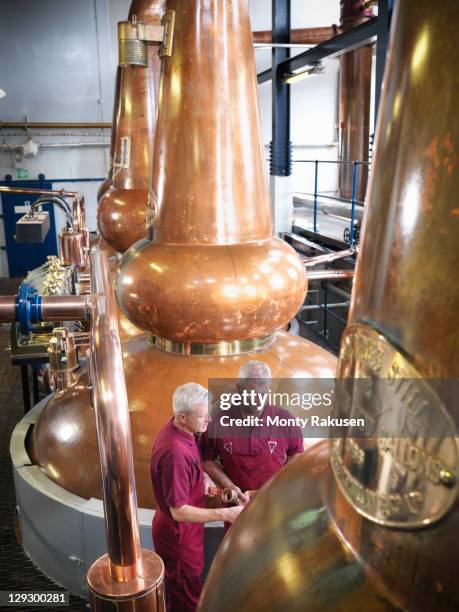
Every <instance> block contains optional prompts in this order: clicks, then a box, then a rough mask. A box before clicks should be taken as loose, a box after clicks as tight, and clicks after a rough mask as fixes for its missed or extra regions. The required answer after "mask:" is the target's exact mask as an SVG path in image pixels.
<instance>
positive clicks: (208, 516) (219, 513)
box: [169, 504, 243, 523]
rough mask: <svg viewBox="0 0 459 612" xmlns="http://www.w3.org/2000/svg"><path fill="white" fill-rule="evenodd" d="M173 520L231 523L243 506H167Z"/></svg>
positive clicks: (181, 521)
mask: <svg viewBox="0 0 459 612" xmlns="http://www.w3.org/2000/svg"><path fill="white" fill-rule="evenodd" d="M169 509H170V511H171V515H172V518H173V519H174V521H177V522H180V523H207V522H208V521H226V522H227V523H232V522H233V521H235V520H236V518H237V517H238V515H239V513H240V512H241V510H242V509H243V506H233V507H232V508H215V509H211V508H197V507H196V506H189V505H188V504H185V505H184V506H180V507H179V508H172V507H171V508H169Z"/></svg>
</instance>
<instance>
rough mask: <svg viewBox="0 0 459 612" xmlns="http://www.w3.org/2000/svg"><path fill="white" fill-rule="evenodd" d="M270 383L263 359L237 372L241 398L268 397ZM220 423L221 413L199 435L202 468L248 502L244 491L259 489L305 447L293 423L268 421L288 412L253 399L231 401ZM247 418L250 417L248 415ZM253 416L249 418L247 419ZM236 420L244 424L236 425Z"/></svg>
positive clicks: (218, 482) (282, 417) (248, 364)
mask: <svg viewBox="0 0 459 612" xmlns="http://www.w3.org/2000/svg"><path fill="white" fill-rule="evenodd" d="M270 386H271V370H270V369H269V366H268V365H267V364H266V363H264V362H263V361H255V360H254V361H249V362H247V363H246V364H244V365H243V366H242V367H241V369H240V370H239V379H238V384H237V387H238V390H239V392H240V394H243V392H246V397H247V396H248V395H249V394H251V393H252V394H253V395H252V397H254V398H255V397H256V398H259V397H260V396H261V397H267V394H268V392H269V390H270ZM224 416H225V423H235V424H234V425H230V426H222V424H223V419H222V414H221V413H220V414H219V416H217V417H216V418H215V419H214V421H213V422H212V423H211V427H210V428H209V430H208V431H207V433H205V434H203V436H202V439H201V445H200V448H201V456H202V460H203V467H204V471H205V472H207V474H208V475H209V476H210V477H211V478H212V479H213V480H214V481H215V482H216V483H217V484H219V485H220V486H221V487H229V488H231V489H235V490H236V491H237V492H238V495H239V499H240V501H241V502H243V503H245V502H247V501H248V500H249V497H248V495H247V494H246V493H245V492H246V491H252V490H257V489H259V488H260V487H262V486H263V485H264V484H265V482H267V481H268V480H269V479H270V478H271V477H272V476H274V474H275V473H276V472H278V471H279V470H280V469H281V468H282V466H283V465H285V464H286V463H287V462H288V461H290V459H292V458H293V457H294V456H295V455H297V454H298V453H302V452H303V449H304V444H303V436H302V433H301V429H300V428H299V427H297V426H296V425H288V426H285V427H281V428H279V427H276V426H271V425H268V424H267V423H268V422H271V419H268V418H267V417H268V416H269V417H271V418H274V417H276V416H279V418H280V419H284V418H287V419H288V418H289V417H291V414H290V413H289V412H288V411H287V410H283V409H281V408H278V407H277V406H272V405H269V404H268V403H264V404H263V405H260V403H259V400H258V401H257V400H253V401H251V402H249V403H248V404H243V403H242V405H237V406H236V405H232V406H231V407H230V409H229V410H228V411H227V412H225V415H224ZM247 417H249V418H247ZM250 417H253V418H250ZM241 419H242V420H243V421H244V422H246V421H248V422H249V424H248V425H238V424H237V423H238V422H241Z"/></svg>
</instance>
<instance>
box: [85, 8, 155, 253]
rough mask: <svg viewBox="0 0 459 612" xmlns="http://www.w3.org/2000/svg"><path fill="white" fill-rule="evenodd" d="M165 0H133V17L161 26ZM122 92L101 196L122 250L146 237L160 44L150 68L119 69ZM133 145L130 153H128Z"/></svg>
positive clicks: (101, 220) (101, 223) (103, 223)
mask: <svg viewBox="0 0 459 612" xmlns="http://www.w3.org/2000/svg"><path fill="white" fill-rule="evenodd" d="M164 5H165V0H134V2H133V3H132V5H131V9H130V12H129V18H132V16H133V15H136V17H137V20H138V21H144V22H145V23H149V24H158V23H159V22H160V20H161V15H162V14H163V13H164V10H165V9H164ZM119 70H120V85H119V87H120V94H119V102H118V108H117V111H116V129H115V130H114V135H113V137H114V143H113V159H114V161H113V164H112V173H111V179H112V187H111V189H109V190H108V191H107V192H106V193H105V194H104V195H103V196H102V198H101V199H100V200H99V207H98V211H97V223H98V227H99V231H100V232H101V234H102V236H103V237H104V238H105V239H106V240H107V242H108V243H109V244H111V245H112V246H113V247H114V248H116V250H117V251H120V252H123V251H125V250H126V249H127V248H128V247H129V246H131V244H133V243H134V242H136V241H137V240H140V239H141V238H144V237H145V235H146V227H147V198H148V192H149V189H150V182H151V173H152V156H153V143H154V135H155V122H156V107H157V99H158V89H159V75H160V70H161V64H160V59H159V56H158V48H157V47H155V46H153V45H149V46H148V67H146V68H143V67H138V66H124V67H123V68H120V69H119ZM127 149H129V153H127V154H124V153H123V151H125V152H126V150H127Z"/></svg>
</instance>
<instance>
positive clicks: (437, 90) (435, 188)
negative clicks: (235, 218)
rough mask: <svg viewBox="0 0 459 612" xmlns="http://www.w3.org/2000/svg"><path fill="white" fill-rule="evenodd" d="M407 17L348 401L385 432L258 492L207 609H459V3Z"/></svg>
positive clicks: (385, 106) (394, 46)
mask: <svg viewBox="0 0 459 612" xmlns="http://www.w3.org/2000/svg"><path fill="white" fill-rule="evenodd" d="M393 19H394V22H393V23H394V25H393V26H392V27H393V28H394V30H393V33H392V39H391V45H390V51H389V58H388V66H387V68H386V74H385V81H384V89H383V97H382V101H381V107H380V114H379V118H378V128H377V136H376V151H375V159H374V167H373V172H372V176H371V180H370V186H369V204H368V211H367V216H366V219H365V223H364V228H363V240H362V245H361V251H360V256H359V261H358V264H357V272H356V279H355V286H354V290H353V295H352V303H351V311H350V317H349V323H348V327H347V329H346V332H345V334H344V337H343V341H342V346H341V353H340V358H339V367H338V378H341V379H343V380H344V379H350V381H351V382H350V383H346V384H347V385H348V386H347V388H348V390H349V396H348V397H351V398H352V402H349V401H343V402H337V404H336V407H335V409H336V416H338V417H359V416H362V415H363V414H366V418H367V419H369V420H370V421H369V422H370V424H371V426H372V430H371V433H369V434H368V435H367V437H364V438H362V437H358V435H357V434H356V432H355V430H354V431H352V430H348V429H345V430H344V436H343V435H341V437H337V438H336V439H334V440H331V441H330V442H325V443H323V444H321V445H318V446H316V447H314V448H313V449H312V450H310V451H308V452H306V453H305V454H304V455H303V456H300V457H298V458H297V459H295V460H294V461H292V463H291V464H289V465H288V466H287V467H286V468H285V469H283V470H282V471H281V472H280V473H279V474H278V475H277V476H276V477H275V478H274V479H273V480H272V481H271V482H270V483H269V484H268V485H267V486H266V487H264V488H262V489H261V490H260V491H259V493H258V494H257V497H256V498H255V499H254V500H253V501H252V502H251V504H250V506H248V507H247V509H245V510H244V512H243V513H242V514H241V515H240V517H239V518H238V520H237V521H236V522H235V524H234V525H233V526H232V527H231V530H230V531H229V533H228V534H227V536H226V538H225V541H224V546H223V547H221V548H220V550H219V552H218V553H217V556H216V558H215V560H214V564H213V566H212V568H211V571H210V574H209V575H208V578H207V581H206V584H205V586H204V591H203V594H202V599H201V602H200V606H199V610H200V612H210V611H211V610H212V611H213V610H216V609H218V610H221V611H222V612H229V611H233V610H240V611H250V612H258V611H261V610H268V609H269V610H272V611H274V612H278V611H281V610H282V611H283V610H291V611H298V612H299V611H303V610H314V611H319V610H320V611H322V610H323V611H325V610H340V611H348V610H349V611H351V610H356V609H357V610H358V609H361V610H371V611H372V612H373V611H382V610H385V611H387V610H416V611H420V612H430V611H431V610H442V611H445V612H446V611H451V612H452V611H453V610H457V609H458V608H459V587H458V583H457V570H456V568H457V566H458V563H459V545H458V541H457V540H458V538H457V533H458V530H459V507H458V493H459V485H458V469H459V451H458V444H457V439H458V435H457V425H458V423H457V411H456V406H457V386H456V387H452V386H451V385H452V384H453V383H454V381H456V382H457V378H458V377H459V352H458V351H459V320H458V317H459V290H458V283H457V273H458V270H459V242H458V239H457V237H458V231H459V213H458V208H457V197H456V194H457V193H458V190H459V123H458V122H457V120H456V115H457V108H456V100H457V98H458V96H459V73H458V71H457V64H458V62H459V37H458V31H457V24H458V23H459V4H458V3H457V2H456V0H446V1H445V2H443V3H442V6H441V10H438V7H437V6H436V5H435V4H434V3H432V2H430V0H416V1H414V0H403V1H401V2H398V4H397V6H396V9H395V14H394V17H393ZM439 66H441V67H442V69H441V70H439V69H438V67H439ZM446 91H447V92H448V95H443V92H446ZM426 252H428V253H429V256H428V257H426V256H425V253H426ZM359 377H362V378H363V379H365V381H360V382H359V381H358V380H356V379H358V378H359ZM361 382H365V387H364V390H365V389H366V391H365V392H361V389H362V387H361V386H360V385H361ZM368 385H371V387H370V388H371V389H373V392H372V394H371V395H368V392H367V391H368V388H369V387H368ZM377 389H381V390H382V394H379V391H377ZM454 390H455V392H451V391H454ZM377 393H378V394H377ZM343 397H345V396H343ZM390 423H392V424H394V423H395V424H397V427H398V429H397V430H393V429H387V427H388V425H389V424H390ZM387 431H392V432H394V431H395V432H396V435H392V436H391V435H388V434H387V433H386V432H387Z"/></svg>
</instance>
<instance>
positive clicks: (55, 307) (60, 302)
mask: <svg viewBox="0 0 459 612" xmlns="http://www.w3.org/2000/svg"><path fill="white" fill-rule="evenodd" d="M41 317H42V320H43V321H84V320H85V319H87V318H88V317H89V296H87V295H44V296H43V298H42V303H41Z"/></svg>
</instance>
